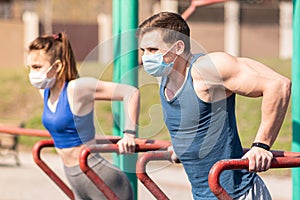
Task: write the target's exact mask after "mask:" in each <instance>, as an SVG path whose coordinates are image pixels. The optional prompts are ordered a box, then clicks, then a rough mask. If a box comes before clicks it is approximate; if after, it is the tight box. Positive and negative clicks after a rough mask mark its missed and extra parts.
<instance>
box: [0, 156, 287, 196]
mask: <svg viewBox="0 0 300 200" xmlns="http://www.w3.org/2000/svg"><path fill="white" fill-rule="evenodd" d="M19 158H20V162H21V165H20V166H16V165H15V162H14V159H13V158H9V157H7V158H6V157H0V200H67V199H68V197H67V196H66V195H65V194H64V193H63V192H62V191H61V190H60V189H59V188H58V187H57V186H56V184H55V183H54V182H52V181H51V180H50V178H49V177H48V176H47V175H46V174H45V173H44V172H43V171H42V170H41V169H40V168H39V167H38V166H37V165H36V164H35V163H34V161H33V159H32V156H31V153H30V152H21V153H19ZM42 158H43V159H44V160H45V161H46V163H47V164H48V165H49V166H50V167H51V168H52V169H53V170H54V171H55V172H56V173H57V174H58V175H59V176H60V177H61V178H62V180H63V181H65V182H66V183H67V181H66V178H65V177H64V173H63V168H62V163H61V160H60V158H59V157H58V156H57V155H56V154H54V153H44V154H43V155H42ZM147 171H148V174H149V176H150V177H151V178H152V179H153V180H154V181H155V182H156V183H157V185H159V187H160V188H161V189H162V190H163V191H164V192H165V193H166V195H167V196H168V197H169V198H170V199H172V200H173V199H174V200H177V199H178V200H182V199H185V200H189V199H192V196H191V192H190V190H191V188H190V186H189V183H188V180H187V178H186V176H185V173H184V170H183V168H182V166H181V165H180V164H179V165H177V164H170V163H169V162H165V161H155V162H154V161H153V162H150V163H149V164H148V165H147ZM262 178H263V180H264V181H265V183H266V185H267V187H268V188H269V190H270V192H271V195H272V197H273V200H290V199H292V195H291V194H292V182H291V177H289V176H286V177H281V176H280V177H276V176H271V175H268V176H262ZM138 199H141V200H153V199H155V198H154V197H153V195H152V194H151V193H150V192H149V191H148V190H147V189H146V188H145V187H144V186H143V185H142V184H141V183H140V182H138Z"/></svg>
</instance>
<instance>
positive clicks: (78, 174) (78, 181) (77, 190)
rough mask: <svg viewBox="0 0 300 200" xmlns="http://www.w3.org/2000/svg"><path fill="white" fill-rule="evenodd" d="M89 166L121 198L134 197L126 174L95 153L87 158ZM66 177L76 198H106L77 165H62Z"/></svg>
mask: <svg viewBox="0 0 300 200" xmlns="http://www.w3.org/2000/svg"><path fill="white" fill-rule="evenodd" d="M88 164H89V166H90V167H91V168H92V169H93V170H94V171H95V172H96V173H97V174H98V176H99V177H101V179H102V180H103V181H104V182H105V183H106V184H107V185H108V186H109V187H110V188H111V189H112V190H113V191H114V192H115V194H116V195H117V196H118V197H119V199H121V200H123V199H124V200H131V199H134V197H133V192H132V188H131V185H130V182H129V180H128V178H127V176H126V175H125V174H124V173H123V172H122V171H120V170H119V169H118V168H117V167H115V166H114V165H112V164H111V163H109V162H108V161H107V160H105V159H104V158H102V157H101V156H100V155H98V154H96V155H93V157H91V158H89V160H88ZM64 170H65V174H66V177H67V179H68V181H69V183H70V185H71V187H72V190H73V193H74V195H75V199H76V200H96V199H97V200H98V199H106V197H105V196H104V195H103V193H102V192H100V191H99V190H98V188H97V187H96V186H95V185H94V183H93V182H91V181H90V179H89V178H88V177H87V176H86V175H85V174H84V173H83V172H82V171H81V169H80V167H79V166H74V167H66V166H64Z"/></svg>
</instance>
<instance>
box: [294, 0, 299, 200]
mask: <svg viewBox="0 0 300 200" xmlns="http://www.w3.org/2000/svg"><path fill="white" fill-rule="evenodd" d="M293 11H294V13H293V59H292V82H293V84H292V125H293V141H292V150H293V151H296V152H299V151H300V135H299V131H300V104H299V102H300V90H299V86H300V0H293ZM292 180H293V199H294V200H298V199H300V192H299V191H300V169H299V168H297V169H292Z"/></svg>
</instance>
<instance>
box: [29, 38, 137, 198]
mask: <svg viewBox="0 0 300 200" xmlns="http://www.w3.org/2000/svg"><path fill="white" fill-rule="evenodd" d="M27 64H28V67H29V68H30V73H29V79H30V82H31V84H32V85H33V86H35V87H36V88H38V89H40V93H41V96H42V97H43V99H44V112H43V116H42V122H43V124H44V126H45V128H46V129H47V130H48V131H49V132H50V134H51V136H52V138H53V140H54V145H55V147H56V150H57V152H58V154H59V156H60V157H61V159H62V162H63V164H64V169H65V174H66V176H67V178H68V180H69V183H70V185H71V187H72V189H73V192H74V195H75V198H76V199H84V200H86V199H104V198H105V197H104V195H103V194H102V193H101V192H100V191H99V190H98V189H97V188H96V186H95V185H94V184H93V183H92V182H91V181H90V180H89V179H88V178H87V177H86V176H85V174H83V173H82V171H81V170H80V167H79V154H80V152H81V151H82V149H83V148H85V145H86V144H91V143H94V137H95V128H94V121H93V115H94V102H95V100H119V101H121V100H123V101H124V113H125V125H124V136H123V138H122V139H121V140H120V141H119V142H118V144H119V151H120V153H133V152H134V149H135V140H134V139H135V130H136V124H137V119H138V113H139V91H138V90H137V89H136V88H134V87H132V86H129V85H124V84H117V83H112V82H104V81H100V80H98V79H95V78H91V77H82V78H79V75H78V71H77V68H76V61H75V58H74V54H73V50H72V47H71V44H70V41H69V40H68V37H67V35H66V34H65V33H59V34H56V35H53V36H52V35H49V36H42V37H38V38H36V39H35V40H34V41H33V42H32V43H31V44H30V46H29V53H28V58H27ZM88 162H89V166H91V167H92V168H93V170H94V171H95V172H97V174H98V175H99V176H100V177H101V178H102V179H103V180H104V181H105V182H106V184H107V185H108V186H109V187H110V188H111V189H112V190H113V191H114V192H115V193H116V194H117V196H118V197H119V198H120V199H133V193H132V189H131V186H130V183H129V181H128V179H127V177H126V175H125V174H124V173H122V172H121V171H120V170H118V169H117V168H116V167H114V166H113V165H111V164H110V163H108V161H106V160H105V159H103V158H102V157H101V156H100V155H95V156H93V157H91V158H89V161H88Z"/></svg>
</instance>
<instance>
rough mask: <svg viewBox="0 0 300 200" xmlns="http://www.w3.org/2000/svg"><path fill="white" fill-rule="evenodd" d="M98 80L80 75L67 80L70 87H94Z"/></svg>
mask: <svg viewBox="0 0 300 200" xmlns="http://www.w3.org/2000/svg"><path fill="white" fill-rule="evenodd" d="M98 81H99V80H97V79H95V78H93V77H80V78H77V79H74V80H71V81H69V84H68V88H70V89H76V88H77V89H81V88H82V89H88V88H94V87H95V86H96V85H97V83H98Z"/></svg>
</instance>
